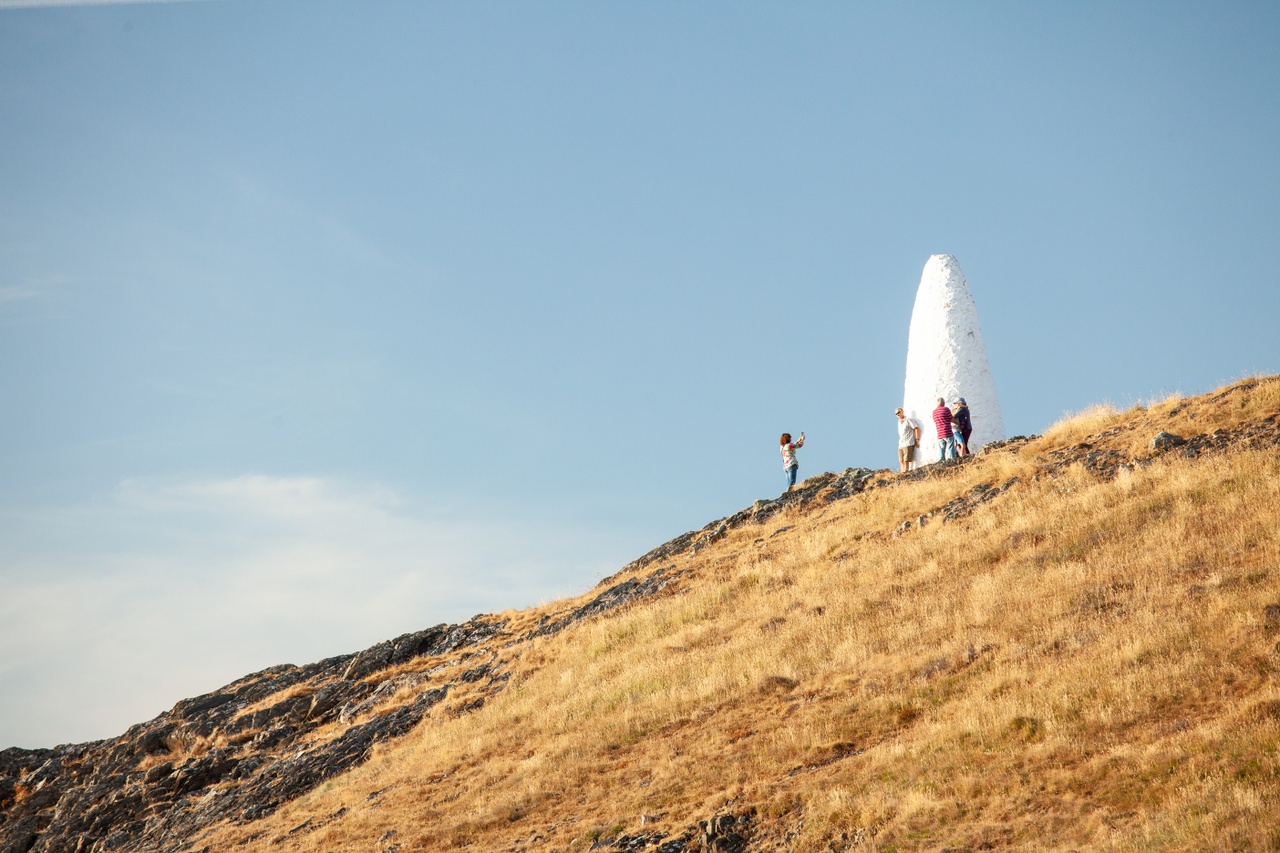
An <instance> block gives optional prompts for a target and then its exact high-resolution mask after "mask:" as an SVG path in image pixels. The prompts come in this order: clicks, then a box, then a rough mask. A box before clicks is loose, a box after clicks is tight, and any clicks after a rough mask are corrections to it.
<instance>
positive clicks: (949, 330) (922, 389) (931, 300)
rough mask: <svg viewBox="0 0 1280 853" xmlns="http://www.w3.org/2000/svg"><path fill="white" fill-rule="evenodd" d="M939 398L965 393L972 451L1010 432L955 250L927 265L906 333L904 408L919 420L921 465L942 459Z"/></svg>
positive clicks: (951, 400)
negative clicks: (935, 422)
mask: <svg viewBox="0 0 1280 853" xmlns="http://www.w3.org/2000/svg"><path fill="white" fill-rule="evenodd" d="M939 397H942V398H944V399H945V400H946V401H947V406H948V407H952V408H953V407H954V406H953V404H954V402H955V400H956V398H958V397H964V398H965V401H966V402H967V403H968V405H969V411H970V413H971V415H972V418H973V435H972V436H971V437H970V439H969V445H970V449H971V450H977V449H979V448H981V447H982V446H983V445H984V444H987V443H989V442H993V441H1000V440H1002V439H1003V438H1004V437H1005V432H1004V418H1003V417H1002V416H1001V414H1000V401H999V398H998V397H997V396H996V385H995V380H994V379H992V377H991V369H990V368H989V367H988V366H987V349H986V346H985V345H984V344H983V341H982V328H981V327H980V326H979V325H978V308H977V306H976V305H975V304H974V301H973V296H972V295H971V294H970V293H969V283H968V281H966V280H965V277H964V272H963V271H962V270H961V269H960V264H959V262H958V261H956V259H955V258H954V257H953V256H951V255H933V256H932V257H930V258H929V261H928V262H927V263H926V264H925V265H924V272H923V273H922V274H921V275H920V288H919V289H918V290H917V291H916V303H915V308H914V309H913V310H912V312H911V328H910V331H909V332H908V336H907V379H906V387H905V389H904V392H903V403H902V407H903V409H905V410H906V413H907V417H910V418H914V419H915V420H917V421H918V422H919V423H920V448H919V449H918V451H917V453H916V459H917V465H919V464H923V463H929V462H933V461H936V460H937V458H938V438H937V431H936V430H935V429H934V425H933V418H932V412H933V410H934V408H935V407H936V406H937V402H938V398H939Z"/></svg>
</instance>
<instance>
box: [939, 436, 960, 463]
mask: <svg viewBox="0 0 1280 853" xmlns="http://www.w3.org/2000/svg"><path fill="white" fill-rule="evenodd" d="M955 458H956V437H955V436H954V435H949V436H947V437H946V438H940V439H938V461H939V462H941V461H942V460H944V459H955Z"/></svg>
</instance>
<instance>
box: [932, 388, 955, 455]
mask: <svg viewBox="0 0 1280 853" xmlns="http://www.w3.org/2000/svg"><path fill="white" fill-rule="evenodd" d="M933 425H934V427H935V428H936V429H937V430H938V461H939V462H941V461H943V460H944V459H955V458H956V439H955V436H954V435H952V433H951V410H950V409H948V408H947V401H946V400H944V399H942V398H941V397H939V398H938V407H937V408H936V409H934V410H933Z"/></svg>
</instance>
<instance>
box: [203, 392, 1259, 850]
mask: <svg viewBox="0 0 1280 853" xmlns="http://www.w3.org/2000/svg"><path fill="white" fill-rule="evenodd" d="M1277 411H1280V382H1277V381H1276V380H1275V379H1263V380H1258V379H1248V380H1244V381H1242V382H1239V383H1236V384H1235V385H1233V386H1230V387H1229V388H1226V389H1223V390H1222V391H1221V392H1217V393H1216V394H1213V395H1206V396H1205V397H1202V398H1197V399H1194V400H1187V399H1184V398H1180V397H1176V398H1175V397H1171V398H1169V399H1166V400H1163V401H1159V402H1156V403H1153V404H1151V405H1149V406H1144V407H1135V408H1133V409H1130V410H1129V411H1125V412H1120V411H1117V410H1115V409H1114V408H1113V407H1097V408H1094V409H1090V410H1088V411H1086V412H1084V413H1081V415H1079V416H1078V417H1076V418H1074V419H1071V420H1067V421H1064V422H1062V423H1059V424H1055V425H1054V426H1053V427H1052V428H1051V429H1050V430H1048V431H1047V432H1046V434H1045V435H1044V436H1043V437H1041V438H1039V439H1036V440H1035V441H1032V442H1029V443H1028V444H1026V445H1023V446H1021V447H1018V448H1015V449H1012V450H1010V451H1008V452H1003V453H993V454H990V455H987V456H981V455H980V456H979V457H977V458H976V459H975V460H974V461H973V462H971V463H969V464H966V465H963V466H959V467H957V468H955V469H953V470H951V471H949V472H947V474H946V475H945V476H939V477H936V478H928V479H923V480H916V481H901V482H899V481H897V480H896V479H895V480H894V481H893V482H892V483H891V484H890V485H889V486H888V487H883V488H877V489H874V490H872V491H870V492H867V493H864V494H862V495H859V496H857V497H855V498H852V499H849V500H846V501H840V502H837V503H835V504H831V505H825V506H822V507H820V508H818V509H813V510H807V511H793V512H791V513H790V514H788V515H786V516H778V517H775V518H773V519H771V520H770V521H769V522H767V523H765V524H763V525H760V526H755V527H752V526H748V527H746V528H741V529H738V530H735V531H732V532H730V534H729V535H728V536H726V537H725V538H724V539H723V540H722V541H720V542H718V543H716V544H715V545H713V546H711V547H709V548H707V549H706V550H704V551H701V552H699V553H697V554H685V555H682V556H679V557H677V558H674V559H673V560H672V561H671V562H672V563H674V564H675V566H676V568H677V570H681V571H686V572H687V573H688V574H687V575H685V576H684V577H682V579H681V580H680V581H679V582H678V584H676V585H675V586H674V587H673V588H670V589H669V592H670V594H666V595H662V596H659V597H657V598H656V599H654V600H650V601H647V602H644V603H642V604H640V605H637V606H634V607H632V608H630V609H628V610H626V611H624V612H622V613H620V614H615V615H612V616H609V617H605V618H600V619H596V620H594V621H591V622H587V623H584V624H580V625H577V626H575V627H573V628H570V629H568V630H566V631H564V632H563V633H561V634H559V635H556V636H553V637H547V638H543V639H540V640H536V641H533V642H530V643H527V644H523V645H521V646H519V647H516V648H515V649H514V651H513V652H512V654H516V655H519V657H518V659H516V660H514V661H513V662H512V664H511V665H512V668H513V673H514V674H513V677H512V680H511V682H510V684H509V686H508V688H507V689H506V690H505V691H504V692H503V693H501V694H499V695H498V696H496V697H494V698H492V699H491V700H490V701H489V702H488V704H487V705H485V707H484V708H483V709H481V710H480V711H478V712H476V713H472V714H468V715H463V716H452V715H450V714H448V713H445V712H444V711H443V710H441V711H440V712H439V713H433V716H432V717H431V718H430V719H428V720H426V721H424V723H423V724H422V725H421V726H420V727H419V728H418V729H417V730H416V731H415V732H414V733H413V734H412V735H410V736H409V737H406V738H404V739H402V740H400V741H398V742H395V743H392V744H389V745H386V746H384V747H382V748H380V749H379V751H378V752H377V753H376V754H375V756H374V758H373V759H371V760H370V761H369V762H368V763H367V764H365V765H364V766H362V767H360V768H358V769H356V770H353V771H351V772H349V773H348V774H346V775H345V776H342V777H339V778H338V779H334V780H331V781H330V782H328V783H326V784H325V785H323V786H321V788H319V789H317V790H316V791H314V792H312V793H311V794H309V795H307V796H306V797H304V798H302V799H301V800H298V801H296V802H294V803H291V804H289V805H287V806H285V807H284V808H282V810H281V811H280V812H279V813H277V814H276V815H274V816H273V817H271V818H268V819H266V820H263V821H259V822H258V823H255V824H251V825H249V826H245V827H224V828H222V829H220V830H218V831H217V832H216V833H214V834H213V835H212V836H210V837H209V838H204V839H200V841H199V842H198V844H197V849H198V847H199V846H202V845H204V844H209V845H211V849H212V850H230V849H233V848H234V849H247V850H268V849H269V850H280V851H313V850H315V851H320V850H323V851H346V850H361V851H365V850H381V849H386V848H387V847H388V846H389V845H391V844H392V843H395V844H399V845H400V848H399V849H400V850H402V851H409V850H444V849H458V848H464V847H471V848H472V849H476V850H500V849H501V850H507V849H516V850H522V849H547V850H574V851H577V850H585V849H587V848H588V847H590V845H591V842H592V841H593V840H595V839H598V838H607V837H611V836H613V835H616V834H617V833H619V832H624V831H625V832H628V833H631V834H635V833H638V832H642V831H643V832H652V831H663V832H670V833H678V832H680V831H682V830H683V829H684V828H685V827H687V826H688V825H690V824H691V823H693V822H695V821H697V820H699V819H705V818H707V817H710V816H712V815H714V814H716V813H717V812H718V811H723V810H742V809H745V808H748V807H755V808H756V809H758V817H757V825H758V831H757V842H756V843H757V845H758V846H759V847H761V848H762V849H772V848H777V849H794V850H800V851H826V850H839V849H844V848H845V847H846V846H854V845H856V846H860V847H862V848H865V849H872V850H943V849H957V850H958V849H980V848H986V849H1023V850H1083V849H1088V850H1114V851H1130V850H1133V851H1136V850H1209V849H1275V848H1276V847H1277V845H1280V822H1278V821H1277V819H1276V818H1275V815H1276V814H1277V813H1280V757H1278V753H1280V685H1278V684H1277V681H1276V674H1277V672H1280V643H1277V639H1280V635H1277V634H1276V633H1275V632H1274V631H1273V629H1272V627H1271V626H1268V625H1265V624H1264V620H1263V612H1264V609H1265V607H1266V605H1268V604H1270V603H1274V602H1277V601H1280V592H1278V591H1277V585H1278V584H1280V461H1277V454H1276V449H1275V448H1274V447H1273V448H1272V449H1271V450H1269V451H1245V452H1228V453H1223V454H1219V455H1214V456H1202V457H1200V458H1197V459H1194V460H1189V459H1184V458H1170V459H1164V458H1161V459H1156V460H1154V461H1152V462H1151V463H1150V464H1149V465H1146V466H1143V467H1139V468H1137V469H1133V470H1125V471H1122V472H1121V473H1120V474H1119V476H1116V477H1114V478H1112V479H1109V480H1105V479H1100V478H1099V477H1098V476H1096V475H1095V474H1093V473H1091V472H1090V471H1089V470H1087V469H1085V468H1083V467H1081V466H1080V465H1073V466H1069V467H1066V468H1060V469H1059V470H1057V472H1056V473H1055V474H1053V475H1052V476H1050V475H1048V474H1044V473H1042V472H1043V471H1044V470H1046V469H1043V468H1042V467H1041V466H1040V464H1039V461H1038V460H1042V459H1043V458H1044V457H1045V454H1050V453H1052V452H1054V451H1058V450H1062V449H1064V448H1067V447H1070V446H1072V445H1075V444H1078V443H1080V442H1085V441H1088V442H1089V443H1090V444H1091V446H1114V447H1116V448H1121V449H1126V450H1127V451H1128V452H1131V453H1133V454H1135V455H1146V452H1147V451H1146V442H1147V441H1149V439H1150V436H1151V435H1152V434H1153V433H1154V432H1155V431H1157V430H1158V429H1165V430H1168V431H1170V432H1181V433H1182V434H1184V435H1191V434H1194V433H1197V432H1211V431H1212V430H1214V429H1218V428H1232V427H1235V426H1238V425H1240V424H1244V423H1248V422H1250V421H1252V420H1255V419H1258V418H1261V417H1265V416H1269V415H1274V414H1275V413H1276V412H1277ZM1112 430H1114V432H1111V433H1110V434H1107V433H1108V432H1109V431H1112ZM1013 477H1017V478H1019V482H1018V483H1017V485H1016V486H1014V487H1012V488H1010V489H1009V490H1008V491H1007V492H1005V493H1004V494H1002V495H1001V496H1000V497H998V498H996V499H995V500H993V501H992V502H990V503H988V504H986V505H984V506H982V507H979V508H978V509H977V511H976V512H975V513H974V514H973V515H971V516H969V517H967V518H962V519H959V520H957V521H955V522H951V523H948V524H941V523H938V522H936V521H935V522H934V523H931V524H928V525H926V526H925V527H924V528H923V529H919V530H911V531H910V532H908V533H906V534H904V535H900V536H899V535H895V531H896V530H897V529H898V527H899V525H900V523H901V522H902V521H903V520H907V519H912V518H915V517H918V516H920V515H922V514H926V513H928V512H930V511H932V510H935V509H937V508H938V507H940V506H942V505H944V504H946V503H947V502H948V501H949V500H951V499H952V498H954V497H956V496H957V495H960V494H963V493H964V492H965V491H966V490H968V489H969V488H971V487H972V486H974V485H976V484H979V483H993V484H996V485H999V484H1001V483H1004V482H1006V481H1008V480H1009V479H1011V478H1013ZM786 525H791V529H790V530H787V531H784V532H782V533H779V534H778V535H776V536H775V535H772V534H774V533H775V531H777V530H778V529H780V528H782V527H783V526H786ZM761 540H762V541H761ZM565 606H568V605H567V604H566V603H561V604H560V605H556V606H548V607H547V608H542V609H539V611H536V612H538V613H541V612H550V611H552V610H556V609H563V608H564V607H565ZM509 615H510V616H512V617H517V616H518V618H520V619H522V620H523V621H524V623H527V624H530V625H531V624H533V623H534V622H535V619H534V618H533V617H532V616H531V615H530V612H524V613H522V614H509ZM375 792H378V793H376V794H375ZM341 809H346V811H345V812H343V813H342V814H341V817H340V818H333V819H331V820H328V822H326V818H328V817H329V816H333V815H335V814H337V813H338V812H339V810H341ZM307 819H312V820H313V825H317V826H319V828H318V829H315V830H314V831H310V832H297V833H295V834H293V835H289V834H288V831H289V830H290V829H291V828H293V827H296V826H299V825H300V824H302V823H303V822H304V821H306V820H307ZM642 819H643V820H644V821H645V822H644V823H643V825H642V824H641V820H642ZM391 830H394V831H395V833H394V835H391V836H388V835H387V833H388V832H389V831H391ZM246 839H247V840H248V843H247V844H245V845H244V846H243V847H237V846H236V845H237V844H239V843H240V842H244V841H246ZM380 839H381V840H380Z"/></svg>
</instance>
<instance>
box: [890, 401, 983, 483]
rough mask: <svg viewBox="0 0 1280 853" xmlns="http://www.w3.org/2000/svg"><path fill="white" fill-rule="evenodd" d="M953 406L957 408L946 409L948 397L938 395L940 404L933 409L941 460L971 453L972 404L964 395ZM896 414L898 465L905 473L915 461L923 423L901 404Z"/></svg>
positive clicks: (894, 411)
mask: <svg viewBox="0 0 1280 853" xmlns="http://www.w3.org/2000/svg"><path fill="white" fill-rule="evenodd" d="M954 405H955V408H954V409H949V408H947V401H946V398H944V397H939V398H938V406H937V408H935V409H934V410H933V412H932V417H933V427H934V429H935V430H937V433H938V458H937V460H936V461H938V462H941V461H943V460H944V459H955V458H956V457H957V456H968V455H969V436H971V435H973V418H972V416H971V415H970V414H969V404H968V403H966V402H965V401H964V397H957V398H956V400H955V403H954ZM893 413H894V414H895V415H897V416H898V468H899V470H901V471H902V472H903V473H906V472H907V471H910V470H911V463H912V462H915V461H916V458H915V457H916V448H917V447H918V446H919V445H920V429H921V427H920V422H919V421H917V420H915V419H914V418H909V417H907V413H906V412H904V411H903V410H902V407H901V406H899V407H898V408H896V409H894V410H893ZM922 461H923V460H922Z"/></svg>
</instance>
